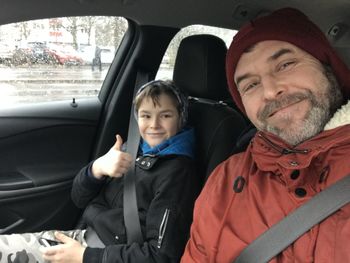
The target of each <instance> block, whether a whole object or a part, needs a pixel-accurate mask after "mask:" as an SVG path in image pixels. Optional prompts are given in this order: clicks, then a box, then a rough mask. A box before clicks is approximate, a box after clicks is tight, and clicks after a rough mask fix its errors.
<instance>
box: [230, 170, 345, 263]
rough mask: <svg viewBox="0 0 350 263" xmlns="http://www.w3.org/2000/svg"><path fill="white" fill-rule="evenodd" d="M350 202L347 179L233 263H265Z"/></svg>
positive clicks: (308, 203)
mask: <svg viewBox="0 0 350 263" xmlns="http://www.w3.org/2000/svg"><path fill="white" fill-rule="evenodd" d="M349 202H350V175H347V176H346V177H344V178H343V179H341V180H339V181H337V182H336V183H334V184H333V185H331V186H329V187H327V188H326V189H325V190H323V191H322V192H320V193H318V194H317V195H315V196H314V197H313V198H311V199H310V200H309V201H308V202H306V203H305V204H303V205H302V206H300V207H299V208H297V209H296V210H294V211H293V212H292V213H290V214H289V215H288V216H287V217H285V218H284V219H282V220H281V221H279V222H278V223H277V224H275V225H273V226H272V227H271V228H270V229H269V230H267V231H266V232H264V233H263V234H262V235H260V236H259V237H258V238H257V239H255V240H254V241H253V242H252V243H251V244H249V245H248V246H247V247H246V248H245V249H244V250H243V251H242V252H241V254H240V255H239V256H238V257H237V258H236V259H235V260H234V263H262V262H263V263H264V262H268V261H269V260H271V259H272V258H273V257H275V256H276V255H278V254H279V253H280V252H282V251H283V250H284V249H285V248H287V247H288V246H289V245H291V244H292V243H293V242H294V241H295V240H297V239H298V238H299V237H300V236H301V235H303V234H304V233H305V232H307V231H308V230H309V229H311V228H312V227H313V226H314V225H316V224H318V223H320V222H321V221H322V220H324V219H325V218H327V217H328V216H329V215H331V214H333V213H334V212H336V211H337V210H338V209H340V208H341V207H343V206H344V205H346V204H348V203H349Z"/></svg>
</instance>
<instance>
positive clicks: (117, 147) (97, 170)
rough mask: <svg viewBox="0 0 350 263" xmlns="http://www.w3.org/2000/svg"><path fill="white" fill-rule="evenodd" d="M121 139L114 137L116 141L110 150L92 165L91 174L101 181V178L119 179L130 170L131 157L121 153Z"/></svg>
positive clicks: (118, 136)
mask: <svg viewBox="0 0 350 263" xmlns="http://www.w3.org/2000/svg"><path fill="white" fill-rule="evenodd" d="M122 145H123V139H122V137H120V135H118V134H117V135H116V141H115V143H114V145H113V146H112V148H111V149H110V150H109V151H108V152H107V153H106V154H105V155H103V156H101V157H100V158H98V159H96V160H95V161H94V163H93V164H92V174H93V175H94V176H95V177H96V178H97V179H101V178H102V177H103V176H110V177H121V176H122V175H123V174H124V173H126V172H127V170H128V169H129V168H130V165H131V161H132V157H131V155H130V154H129V153H126V152H122V151H121V147H122Z"/></svg>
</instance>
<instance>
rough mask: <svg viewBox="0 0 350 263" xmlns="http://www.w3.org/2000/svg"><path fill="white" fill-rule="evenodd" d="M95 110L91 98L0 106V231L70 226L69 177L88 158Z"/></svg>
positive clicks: (72, 213) (75, 211) (74, 216)
mask: <svg viewBox="0 0 350 263" xmlns="http://www.w3.org/2000/svg"><path fill="white" fill-rule="evenodd" d="M100 110H101V104H100V102H99V100H98V99H97V98H94V99H87V100H82V101H81V102H77V105H74V107H72V105H70V104H69V103H67V102H58V103H56V102H55V103H44V104H38V105H32V106H23V107H17V108H13V109H4V110H0V122H1V123H2V125H0V214H1V215H2V216H1V217H0V233H1V232H4V233H10V232H25V231H39V230H41V229H47V228H56V229H57V228H59V229H62V228H70V227H73V226H74V223H75V222H76V219H77V218H78V216H79V213H80V211H79V210H78V209H77V208H75V207H74V205H73V204H72V201H71V199H70V190H71V185H72V180H73V179H74V177H75V175H76V173H77V172H78V171H79V170H80V169H81V168H82V167H83V166H84V165H86V164H87V163H88V162H89V160H90V159H89V158H90V154H91V150H92V147H93V142H94V137H95V133H96V129H97V124H98V118H99V114H100ZM67 215H69V216H70V217H71V219H67V218H66V217H67ZM63 218H64V220H62V219H63ZM60 219H61V220H60ZM11 226H12V227H11Z"/></svg>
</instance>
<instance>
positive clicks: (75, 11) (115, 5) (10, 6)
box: [0, 0, 350, 60]
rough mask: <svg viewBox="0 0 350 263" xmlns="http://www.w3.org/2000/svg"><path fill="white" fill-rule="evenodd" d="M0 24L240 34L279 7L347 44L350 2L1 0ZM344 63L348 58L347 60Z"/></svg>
mask: <svg viewBox="0 0 350 263" xmlns="http://www.w3.org/2000/svg"><path fill="white" fill-rule="evenodd" d="M0 3H1V9H0V24H6V23H11V22H17V21H23V20H30V19H34V18H46V17H60V16H77V15H117V16H124V17H127V18H130V19H132V20H134V21H135V22H137V23H138V24H141V25H156V26H167V27H179V28H181V27H184V26H187V25H191V24H204V25H212V26H219V27H224V28H231V29H238V28H239V27H240V26H241V25H242V24H243V23H245V22H246V21H248V20H250V19H252V18H254V17H256V16H258V15H263V14H264V13H268V12H270V11H273V10H275V9H279V8H281V7H288V6H289V7H295V8H298V9H300V10H302V11H303V12H305V13H306V14H307V15H308V16H309V17H310V18H311V19H312V20H313V21H314V22H316V23H317V24H318V25H319V26H320V28H321V29H322V30H323V31H324V32H325V33H326V34H327V33H328V32H329V31H332V29H333V26H334V25H340V28H339V27H337V32H336V33H337V34H336V36H332V37H331V41H332V44H333V45H334V46H337V47H338V48H339V49H344V48H346V47H347V46H348V45H349V42H350V33H349V28H350V0H332V1H329V0H317V1H316V0H314V1H312V0H310V1H304V0H295V1H291V0H254V1H249V0H241V1H236V0H215V1H214V0H0ZM346 60H348V59H346Z"/></svg>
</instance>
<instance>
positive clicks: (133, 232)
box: [123, 71, 149, 244]
mask: <svg viewBox="0 0 350 263" xmlns="http://www.w3.org/2000/svg"><path fill="white" fill-rule="evenodd" d="M148 79H149V76H148V73H146V72H143V71H138V72H137V76H136V81H135V87H134V92H133V99H134V98H135V95H136V93H137V91H138V89H139V88H140V87H141V86H142V85H143V84H145V83H146V82H148ZM139 143H140V133H139V129H138V125H137V122H136V120H135V116H134V103H132V106H131V113H130V120H129V130H128V138H127V145H126V148H127V149H126V151H127V152H128V153H129V154H130V155H131V156H132V162H131V166H130V169H129V170H128V171H127V172H126V173H125V174H124V191H123V198H124V199H123V209H124V224H125V228H126V236H127V243H128V244H132V243H134V242H137V243H139V244H142V243H143V237H142V232H141V225H140V219H139V213H138V207H137V199H136V185H135V176H136V175H135V171H136V167H135V159H136V157H137V152H138V148H139Z"/></svg>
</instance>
